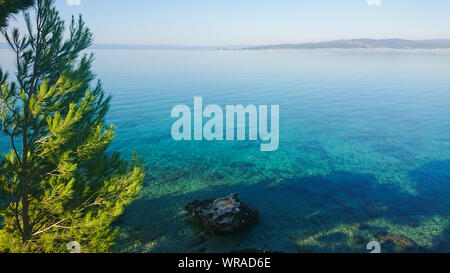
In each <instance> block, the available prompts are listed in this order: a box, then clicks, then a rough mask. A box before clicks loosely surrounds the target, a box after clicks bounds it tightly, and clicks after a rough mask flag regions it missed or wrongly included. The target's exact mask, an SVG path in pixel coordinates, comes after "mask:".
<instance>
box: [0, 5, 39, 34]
mask: <svg viewBox="0 0 450 273" xmlns="http://www.w3.org/2000/svg"><path fill="white" fill-rule="evenodd" d="M33 3H34V0H0V28H3V27H5V26H6V20H7V19H8V17H9V16H10V15H11V14H14V13H17V12H19V11H20V10H24V9H26V8H28V7H30V6H32V5H33Z"/></svg>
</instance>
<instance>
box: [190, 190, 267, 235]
mask: <svg viewBox="0 0 450 273" xmlns="http://www.w3.org/2000/svg"><path fill="white" fill-rule="evenodd" d="M237 196H238V195H237V194H236V193H234V194H230V195H229V196H227V197H223V198H217V199H215V198H212V199H207V200H203V201H198V200H195V201H193V202H191V203H189V204H188V205H187V206H186V210H187V211H188V212H189V213H190V214H191V215H192V216H193V217H194V218H197V219H199V220H200V221H201V222H202V224H203V225H204V226H205V227H207V228H208V229H209V230H210V231H212V232H213V233H215V234H217V235H225V234H230V233H233V232H237V231H241V230H243V229H246V228H248V227H251V226H253V225H255V224H257V223H258V221H259V213H258V211H257V210H256V209H253V208H252V207H250V206H248V205H246V204H245V203H243V202H241V201H240V200H239V199H238V197H237Z"/></svg>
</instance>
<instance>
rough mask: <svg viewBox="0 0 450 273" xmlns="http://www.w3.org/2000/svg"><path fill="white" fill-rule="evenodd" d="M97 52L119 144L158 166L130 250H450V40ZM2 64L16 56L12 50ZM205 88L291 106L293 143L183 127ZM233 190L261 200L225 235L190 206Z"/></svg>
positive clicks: (287, 119)
mask: <svg viewBox="0 0 450 273" xmlns="http://www.w3.org/2000/svg"><path fill="white" fill-rule="evenodd" d="M94 52H95V55H96V61H95V63H94V71H95V72H96V73H97V75H98V77H99V78H100V79H101V80H102V82H103V85H104V89H105V91H106V92H107V93H108V94H112V95H113V100H112V103H111V110H110V112H109V114H108V121H109V122H110V123H113V124H114V125H115V126H116V134H117V137H116V139H115V140H114V142H113V143H112V145H111V146H110V150H118V151H121V152H122V153H123V155H124V157H127V158H130V157H131V155H132V153H133V152H134V151H136V152H138V153H139V155H140V156H141V157H142V158H143V159H144V161H145V164H146V169H147V172H148V175H147V178H146V181H145V185H144V187H143V189H142V191H141V194H140V196H139V198H138V199H137V200H135V201H134V202H133V203H132V204H131V205H130V206H129V207H128V208H127V209H126V211H125V213H124V214H123V215H122V216H121V217H120V218H119V219H118V220H117V223H116V225H117V226H118V227H120V235H119V239H118V245H117V248H116V251H118V252H229V251H233V250H242V249H249V248H257V249H267V250H272V251H283V252H369V251H368V250H366V245H367V243H368V242H370V241H373V240H375V241H377V240H385V239H386V238H390V241H389V240H387V241H386V242H381V243H382V244H381V247H382V252H383V251H384V252H392V251H403V250H402V249H399V245H400V246H401V245H402V242H403V244H404V242H405V240H409V241H411V242H413V243H414V245H415V248H414V250H413V251H420V252H428V251H430V252H436V251H437V252H450V51H448V50H447V51H439V50H434V51H431V50H430V51H426V50H304V51H303V50H290V51H289V50H286V51H232V50H230V51H212V50H211V51H162V50H95V51H94ZM0 64H1V65H2V66H3V67H4V68H5V67H6V68H8V69H11V68H12V66H11V65H12V59H11V56H10V55H9V53H8V52H7V51H6V50H0ZM194 96H201V97H203V104H204V105H208V104H218V105H220V106H223V107H224V106H225V105H228V104H229V105H237V104H242V105H248V104H255V105H279V107H280V144H279V149H278V150H277V151H274V152H261V151H260V142H259V141H213V142H208V141H180V142H176V141H174V140H172V137H171V126H172V124H173V122H175V120H176V119H174V118H171V115H170V113H171V109H172V107H174V106H175V105H177V104H186V105H189V106H191V107H192V106H193V99H194ZM1 140H2V138H0V151H1V152H2V153H4V152H6V151H8V149H9V148H8V146H7V142H6V141H1ZM3 140H5V139H4V138H3ZM230 193H238V194H239V198H240V199H241V200H242V201H244V202H245V203H248V204H250V205H251V206H253V207H254V208H256V209H257V210H258V211H259V213H260V215H261V220H260V222H259V224H258V225H257V226H255V227H254V228H253V229H250V230H247V231H245V232H241V233H239V234H235V235H231V236H222V237H219V236H215V235H211V234H209V233H208V232H206V231H205V229H203V228H202V227H201V226H200V225H199V224H198V223H197V222H196V221H193V220H192V219H191V218H190V217H189V216H188V214H187V213H186V211H185V210H184V207H185V205H186V204H187V203H189V202H191V201H193V200H195V199H205V198H211V197H220V196H226V195H228V194H230ZM383 238H384V239H383ZM406 238H407V239H406ZM392 241H394V242H392Z"/></svg>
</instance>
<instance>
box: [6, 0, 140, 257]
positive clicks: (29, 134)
mask: <svg viewBox="0 0 450 273" xmlns="http://www.w3.org/2000/svg"><path fill="white" fill-rule="evenodd" d="M35 11H36V14H34V15H30V14H28V13H25V14H24V17H25V22H26V24H27V29H28V32H27V34H26V35H24V36H21V35H20V34H19V31H18V30H17V29H12V30H10V31H9V32H6V31H4V32H3V35H4V36H5V38H6V40H7V41H8V43H9V45H10V47H11V49H12V51H13V52H14V54H15V56H16V62H17V63H16V66H17V73H16V80H15V81H12V82H8V74H7V73H4V72H3V71H1V69H0V88H1V95H0V129H1V131H2V132H3V133H4V134H5V135H6V136H7V137H8V138H9V140H10V144H11V151H10V152H9V153H8V154H6V155H4V157H3V158H2V159H0V212H1V216H2V218H3V226H2V227H1V230H0V251H1V252H66V251H67V250H66V244H67V243H68V242H70V241H77V242H79V243H80V244H81V247H82V252H108V251H111V250H112V247H113V245H114V239H115V237H116V234H117V230H116V229H112V228H111V223H112V222H113V221H114V220H115V219H116V218H117V217H118V216H119V215H120V214H121V213H122V212H123V210H124V208H125V207H126V206H127V205H128V204H129V203H130V202H131V201H132V200H133V199H134V198H135V197H136V196H137V194H138V192H139V190H140V188H141V184H142V181H143V179H144V175H145V173H144V169H143V167H142V162H141V161H140V160H138V159H137V158H136V156H134V157H133V160H132V161H131V162H126V161H124V160H122V159H121V158H120V155H119V154H118V153H111V152H108V153H107V152H106V150H107V148H108V145H109V143H110V142H111V141H112V140H113V138H114V128H113V126H109V125H107V124H106V122H105V114H106V113H107V111H108V107H109V102H110V100H111V98H110V97H107V96H105V95H104V92H103V90H102V86H101V84H100V82H97V83H96V84H94V85H92V84H91V83H92V81H93V80H94V75H93V73H92V72H91V63H92V61H93V56H92V55H87V54H83V53H82V51H83V50H84V49H86V48H87V47H88V46H89V45H90V44H91V42H92V34H91V32H90V31H89V30H88V29H87V28H86V27H85V25H84V23H83V20H82V18H81V17H80V18H79V19H78V20H75V19H74V18H72V22H71V25H70V27H69V31H68V32H67V33H68V38H67V40H64V38H63V36H64V34H63V33H64V31H65V28H64V22H63V21H62V20H61V18H60V16H59V15H58V12H57V10H56V9H55V8H54V7H53V0H38V1H37V3H36V9H35Z"/></svg>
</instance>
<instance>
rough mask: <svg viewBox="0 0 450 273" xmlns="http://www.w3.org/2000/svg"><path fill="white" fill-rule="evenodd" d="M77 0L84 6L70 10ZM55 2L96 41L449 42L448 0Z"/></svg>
mask: <svg viewBox="0 0 450 273" xmlns="http://www.w3.org/2000/svg"><path fill="white" fill-rule="evenodd" d="M78 1H80V2H81V3H80V5H68V2H72V3H76V2H78ZM368 2H372V5H369V4H368ZM56 3H57V6H58V8H59V9H60V11H61V13H62V14H63V15H64V17H69V16H70V15H71V14H79V13H81V14H83V16H84V18H85V20H86V22H87V24H88V26H89V27H90V28H91V29H92V31H93V32H94V35H95V42H97V43H116V44H172V45H257V44H274V43H297V42H306V41H321V40H334V39H348V38H362V37H364V38H405V39H429V38H450V16H449V14H450V1H449V0H308V1H306V0H220V1H219V0H129V1H124V0H57V1H56ZM373 4H375V5H373ZM377 4H379V5H377Z"/></svg>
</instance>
